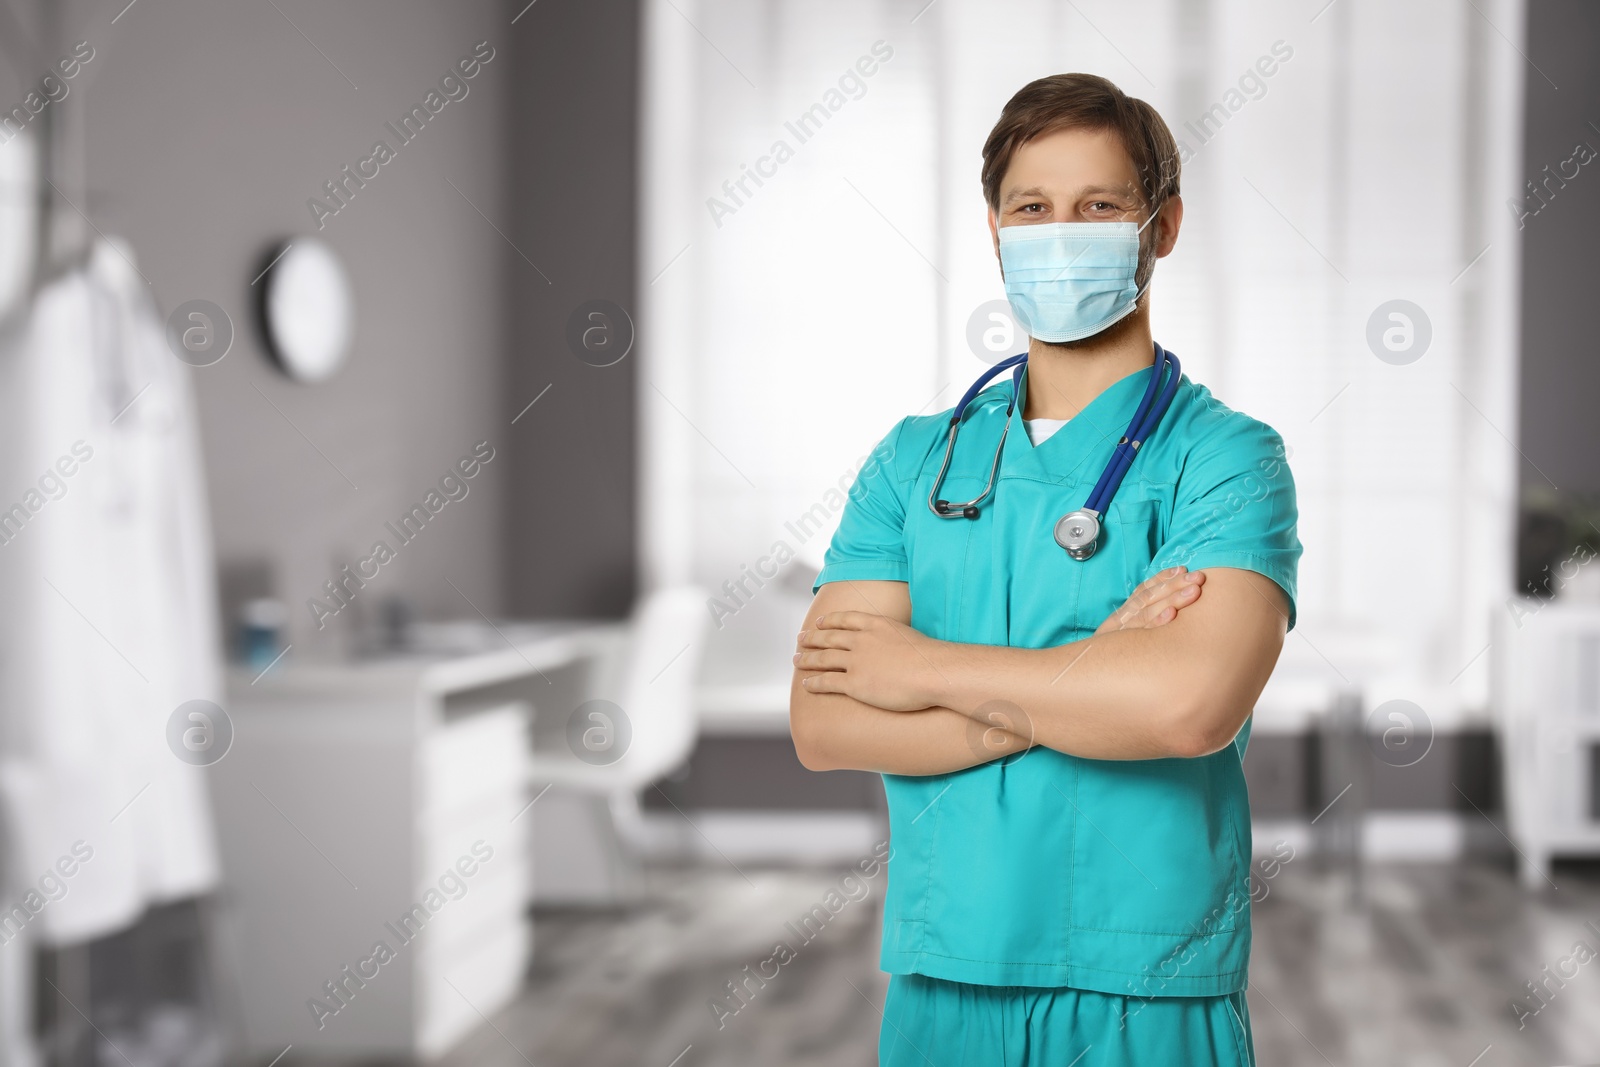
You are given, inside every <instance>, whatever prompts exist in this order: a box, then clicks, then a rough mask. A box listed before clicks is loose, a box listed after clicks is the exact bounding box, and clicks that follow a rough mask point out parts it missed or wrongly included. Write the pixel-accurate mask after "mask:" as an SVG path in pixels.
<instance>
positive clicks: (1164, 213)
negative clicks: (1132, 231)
mask: <svg viewBox="0 0 1600 1067" xmlns="http://www.w3.org/2000/svg"><path fill="white" fill-rule="evenodd" d="M1182 228H1183V197H1181V196H1174V197H1172V198H1171V199H1170V200H1168V201H1167V203H1166V205H1165V206H1164V207H1163V208H1162V209H1161V217H1160V218H1159V219H1157V220H1156V230H1157V233H1156V258H1157V259H1160V258H1162V257H1163V256H1166V255H1170V254H1171V252H1172V249H1173V247H1174V246H1175V245H1177V243H1178V231H1179V230H1180V229H1182Z"/></svg>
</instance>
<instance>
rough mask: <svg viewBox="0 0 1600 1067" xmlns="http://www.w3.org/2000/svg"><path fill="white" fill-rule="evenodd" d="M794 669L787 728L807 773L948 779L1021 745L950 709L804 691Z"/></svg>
mask: <svg viewBox="0 0 1600 1067" xmlns="http://www.w3.org/2000/svg"><path fill="white" fill-rule="evenodd" d="M815 673H817V672H815V671H804V670H801V671H796V672H795V680H794V685H793V689H792V692H791V694H790V706H789V728H790V732H791V734H792V736H793V738H794V744H795V752H796V754H797V755H799V757H800V762H801V763H803V764H805V766H806V767H807V768H809V769H810V770H814V771H836V770H861V771H878V772H881V773H884V774H908V775H929V774H948V773H949V772H951V771H959V770H965V769H966V768H968V767H976V766H977V765H979V764H981V763H988V762H989V761H991V760H995V759H999V758H1000V757H1002V756H1008V755H1011V754H1013V753H1016V752H1021V751H1023V750H1025V749H1026V748H1027V747H1028V742H1027V741H1025V740H1023V739H1022V738H1021V737H1018V736H1017V735H1015V734H1013V733H1011V732H1009V731H1007V730H1006V729H1005V728H1004V727H1003V726H1000V725H997V724H996V723H995V722H994V721H993V720H989V721H982V722H980V721H979V720H978V719H976V718H974V717H971V716H967V715H963V714H961V713H960V712H958V711H954V710H952V709H950V708H937V707H936V708H928V709H926V710H924V711H910V712H900V711H885V710H883V709H882V708H877V707H873V706H872V705H871V704H864V703H862V702H861V701H859V700H855V699H853V698H851V697H848V696H844V695H843V694H838V693H808V692H806V691H805V690H804V689H803V688H802V687H801V686H800V679H801V678H802V677H805V676H807V675H811V674H815Z"/></svg>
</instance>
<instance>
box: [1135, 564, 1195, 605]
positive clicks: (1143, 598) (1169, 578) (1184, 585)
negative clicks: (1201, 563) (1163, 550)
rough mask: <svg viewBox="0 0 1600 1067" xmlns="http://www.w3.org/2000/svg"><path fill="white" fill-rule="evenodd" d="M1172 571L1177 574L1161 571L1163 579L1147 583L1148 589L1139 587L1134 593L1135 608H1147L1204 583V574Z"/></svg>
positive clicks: (1180, 570)
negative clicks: (1136, 599) (1136, 597)
mask: <svg viewBox="0 0 1600 1067" xmlns="http://www.w3.org/2000/svg"><path fill="white" fill-rule="evenodd" d="M1174 570H1176V571H1177V573H1169V572H1166V571H1163V572H1162V574H1164V575H1165V577H1159V578H1158V579H1152V581H1151V582H1150V583H1147V584H1148V586H1149V588H1145V587H1142V586H1141V587H1140V589H1139V590H1138V591H1137V593H1136V595H1137V596H1138V597H1139V600H1138V602H1137V604H1136V606H1137V607H1139V608H1147V607H1149V606H1150V605H1152V604H1155V603H1158V602H1160V601H1162V600H1164V599H1166V598H1167V597H1170V596H1173V595H1176V594H1178V593H1181V592H1183V591H1184V590H1186V589H1193V588H1196V587H1198V586H1199V585H1200V584H1201V583H1202V582H1204V581H1205V573H1204V572H1203V571H1186V570H1183V569H1181V568H1174Z"/></svg>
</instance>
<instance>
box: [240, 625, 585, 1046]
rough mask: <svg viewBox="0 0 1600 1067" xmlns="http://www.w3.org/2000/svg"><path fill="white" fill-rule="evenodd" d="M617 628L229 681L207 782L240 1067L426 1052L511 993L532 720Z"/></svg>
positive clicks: (525, 876)
mask: <svg viewBox="0 0 1600 1067" xmlns="http://www.w3.org/2000/svg"><path fill="white" fill-rule="evenodd" d="M614 629H615V628H611V627H604V626H593V625H591V626H586V627H577V626H563V627H551V628H549V629H548V630H543V631H530V630H529V629H528V628H523V629H522V630H519V631H518V632H517V633H516V634H514V635H513V639H514V640H516V641H517V646H516V648H515V649H505V650H504V651H502V652H500V653H489V654H482V655H475V656H458V657H453V658H449V659H433V660H429V659H420V658H419V659H404V660H384V661H373V662H370V663H356V664H351V665H347V666H327V667H319V666H302V667H298V668H297V667H295V666H294V665H293V664H292V663H291V664H289V665H287V666H286V667H285V668H283V669H280V670H279V671H276V672H274V673H272V674H269V675H268V676H266V677H264V678H261V679H259V680H254V679H253V677H252V676H251V675H248V674H238V675H235V676H233V677H232V678H231V679H230V685H229V697H228V704H227V709H226V710H227V711H228V714H229V716H230V718H231V721H232V723H233V727H234V737H233V742H232V746H231V748H230V749H229V751H228V753H227V755H226V756H225V757H224V758H223V759H222V760H221V761H220V762H218V763H216V764H214V765H213V766H212V767H211V768H210V770H211V773H212V776H213V777H212V784H213V797H214V803H215V806H216V811H217V824H218V833H219V837H220V840H221V846H222V849H221V850H222V858H223V868H224V889H223V893H222V916H223V930H224V936H225V937H226V939H227V943H226V945H225V946H224V947H225V953H226V955H227V957H228V961H229V963H230V964H231V966H230V967H229V970H231V971H232V972H234V973H235V974H237V976H238V979H239V983H240V986H241V988H240V994H241V996H240V1011H241V1014H242V1015H243V1017H244V1022H245V1029H246V1040H247V1044H248V1051H249V1053H250V1054H251V1055H255V1056H265V1057H266V1058H268V1059H270V1058H272V1057H274V1056H276V1055H277V1054H278V1053H280V1052H282V1051H283V1050H284V1049H285V1048H286V1047H287V1046H289V1045H291V1044H292V1045H293V1046H294V1049H295V1054H296V1055H308V1056H313V1057H338V1058H357V1057H360V1058H367V1057H379V1056H390V1057H399V1058H430V1057H433V1056H437V1055H438V1054H440V1053H442V1052H444V1051H446V1050H447V1049H449V1048H450V1047H451V1046H452V1045H453V1044H455V1043H456V1042H457V1041H458V1040H459V1039H460V1038H461V1037H462V1036H464V1035H465V1034H466V1032H467V1031H468V1030H470V1029H471V1028H473V1027H475V1026H477V1025H480V1024H481V1020H482V1017H483V1016H491V1015H492V1014H493V1013H494V1012H495V1011H496V1010H498V1009H499V1008H501V1007H503V1006H504V1005H505V1004H506V1003H507V1002H508V1001H509V1000H510V999H511V998H512V997H513V996H514V995H515V994H516V991H517V989H518V987H519V985H520V983H521V981H522V978H523V976H524V974H525V973H526V971H527V966H528V957H529V953H530V952H531V950H532V932H531V929H530V926H529V923H528V919H527V906H528V901H529V897H530V892H531V885H532V862H531V841H530V837H529V830H530V829H531V823H532V820H531V819H530V818H528V817H527V816H526V814H525V809H526V806H527V804H528V802H529V801H530V800H531V799H532V798H533V793H532V792H531V791H530V789H529V788H528V771H529V764H530V761H531V758H532V751H531V747H530V743H529V730H530V722H531V719H532V716H533V715H534V714H537V713H538V712H539V711H540V710H541V708H540V704H541V702H543V701H545V700H547V699H548V694H549V693H550V692H551V691H552V690H551V686H550V683H549V681H548V680H547V674H548V672H552V671H555V670H556V668H558V667H560V666H562V665H564V664H567V663H571V662H572V661H574V660H576V659H578V658H580V657H583V656H586V655H588V654H589V653H590V652H592V651H594V650H596V649H597V648H600V647H603V644H604V642H605V641H607V640H611V639H612V636H613V633H614ZM559 711H560V709H557V712H558V713H559ZM480 1013H481V1014H480Z"/></svg>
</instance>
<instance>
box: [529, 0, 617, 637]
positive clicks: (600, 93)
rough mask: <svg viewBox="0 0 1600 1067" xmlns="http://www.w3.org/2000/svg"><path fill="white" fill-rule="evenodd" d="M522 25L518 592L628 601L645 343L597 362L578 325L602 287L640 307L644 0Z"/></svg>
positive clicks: (566, 602)
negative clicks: (572, 339) (576, 318)
mask: <svg viewBox="0 0 1600 1067" xmlns="http://www.w3.org/2000/svg"><path fill="white" fill-rule="evenodd" d="M526 3H527V0H510V6H511V8H513V9H517V10H520V9H521V8H522V7H523V6H524V5H525V4H526ZM516 28H517V31H518V32H517V33H516V34H515V35H514V37H513V46H512V47H513V60H512V82H511V104H510V113H509V116H508V118H509V122H508V125H507V130H508V132H509V140H508V143H507V151H508V152H509V153H510V171H509V173H510V188H511V197H510V200H511V204H510V211H511V218H512V221H511V226H510V228H509V231H508V232H509V234H510V236H511V240H512V242H514V244H515V245H516V248H515V249H511V248H509V247H508V248H506V249H504V250H503V259H504V262H505V265H506V274H505V277H506V283H507V285H508V286H509V290H508V292H507V306H508V308H509V311H510V319H509V321H510V335H509V338H508V347H507V351H508V353H509V357H510V363H509V365H508V372H509V373H508V378H507V389H506V395H505V397H504V398H503V399H502V408H501V412H502V414H503V415H504V420H503V421H505V422H508V423H509V422H510V420H511V419H513V418H516V419H517V423H516V426H515V427H513V428H512V432H511V435H510V442H511V448H512V452H513V457H514V459H513V464H514V470H515V478H516V482H515V488H514V491H513V492H512V494H511V496H510V497H509V499H508V500H507V509H508V515H507V519H508V526H507V530H508V541H507V553H506V563H507V568H508V570H507V574H508V578H509V582H510V585H509V591H508V597H509V604H510V607H511V608H512V609H513V611H514V612H515V613H516V614H519V615H525V616H560V615H611V616H619V615H622V614H623V613H625V612H626V611H627V609H628V607H629V605H630V603H631V602H632V600H633V593H634V586H635V582H636V560H635V551H634V542H635V532H634V513H635V510H634V509H635V497H636V495H637V481H638V479H637V467H638V463H637V459H636V449H637V443H636V433H637V429H638V419H637V417H636V413H635V408H636V405H635V389H636V388H637V385H636V374H635V368H636V367H637V366H638V362H637V357H638V351H637V349H635V350H634V351H632V352H630V353H629V354H628V355H627V356H626V357H625V358H623V359H622V360H621V361H620V362H617V363H615V364H613V365H611V366H595V365H592V363H598V362H601V361H602V359H600V358H596V357H593V356H591V357H590V358H591V362H585V361H584V360H582V359H580V358H578V356H577V355H576V354H574V352H573V350H572V348H571V347H570V345H569V343H568V339H567V326H568V320H569V319H570V318H571V316H572V315H573V313H574V311H576V310H577V309H578V307H579V305H581V304H583V303H585V302H587V301H591V300H609V301H611V302H613V303H614V304H616V305H617V306H619V307H621V308H622V309H623V310H624V311H625V312H626V314H627V315H628V316H630V317H631V316H632V315H633V314H634V308H635V304H636V301H635V299H634V293H635V282H634V263H635V259H636V256H637V230H638V225H637V177H636V175H637V169H638V161H637V151H636V145H637V142H638V137H637V125H638V123H637V118H638V86H639V71H638V68H639V58H640V49H639V14H638V4H637V2H636V0H588V2H586V3H582V4H572V3H564V4H550V3H541V4H535V5H534V6H533V7H532V8H530V9H528V11H527V13H526V14H524V15H523V16H522V17H521V18H520V19H519V20H518V22H517V26H516ZM524 257H526V258H524ZM530 261H531V262H530ZM612 325H613V327H620V326H621V323H620V322H618V323H613V324H612ZM547 386H548V387H549V391H548V392H543V391H544V390H545V389H546V387H547ZM541 392H543V396H542V398H540V399H539V401H538V403H537V404H535V405H534V406H533V407H532V408H530V409H528V410H527V413H526V414H522V415H521V417H520V418H517V416H518V415H519V414H520V413H521V412H523V410H524V408H525V407H526V405H527V404H528V403H529V402H530V401H532V400H533V399H534V398H535V397H538V396H540V394H541Z"/></svg>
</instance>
